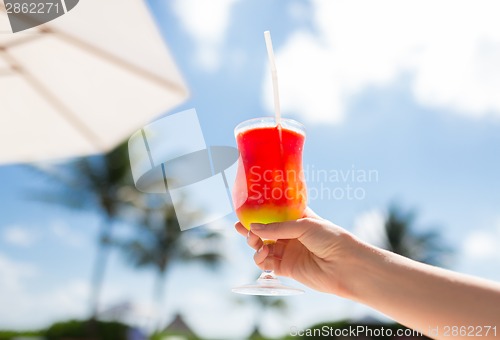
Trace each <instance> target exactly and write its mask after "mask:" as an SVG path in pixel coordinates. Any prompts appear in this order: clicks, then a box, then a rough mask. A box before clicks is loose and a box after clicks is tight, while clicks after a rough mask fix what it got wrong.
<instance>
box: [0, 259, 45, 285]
mask: <svg viewBox="0 0 500 340" xmlns="http://www.w3.org/2000/svg"><path fill="white" fill-rule="evenodd" d="M36 273H37V270H36V268H35V267H34V266H33V265H31V264H27V263H22V262H17V261H13V260H11V259H9V258H8V257H6V256H4V255H2V254H0V292H4V291H6V290H10V291H16V290H17V289H18V288H19V286H20V284H21V281H22V280H23V279H25V278H31V277H33V276H35V275H36Z"/></svg>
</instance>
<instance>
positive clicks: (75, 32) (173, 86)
mask: <svg viewBox="0 0 500 340" xmlns="http://www.w3.org/2000/svg"><path fill="white" fill-rule="evenodd" d="M9 31H10V26H9V21H8V17H7V14H6V12H5V7H4V6H3V4H2V3H1V2H0V128H1V131H0V145H1V147H0V163H11V162H24V161H38V160H43V159H54V158H63V157H72V156H79V155H87V154H92V153H98V152H105V151H108V150H110V149H111V148H113V147H114V146H116V145H117V144H118V143H120V142H122V141H124V140H126V139H127V138H128V137H129V136H130V135H131V134H132V133H133V132H134V131H136V130H137V129H138V128H140V127H142V126H143V125H144V124H145V123H147V122H148V121H150V120H151V119H153V118H154V117H155V116H158V115H159V114H161V113H163V112H165V111H167V110H169V109H171V108H173V107H174V106H176V105H178V104H180V103H181V102H182V101H184V100H185V99H186V98H187V95H188V91H187V89H186V86H185V85H184V82H183V80H182V77H181V75H180V73H179V72H178V70H177V68H176V66H175V64H174V61H173V59H172V57H171V56H170V54H169V52H168V50H167V48H166V46H165V43H164V42H163V40H162V37H161V35H160V33H159V31H158V30H157V28H156V26H155V24H154V22H153V20H152V17H151V15H150V13H149V12H148V9H147V7H146V4H145V3H144V1H142V0H84V1H80V2H79V3H78V5H77V6H76V7H74V8H73V9H72V10H71V11H68V12H67V13H66V14H64V15H62V16H61V17H59V18H57V19H55V20H53V21H50V22H48V23H46V24H44V25H41V26H38V27H34V28H31V29H28V30H25V31H22V32H18V33H11V32H9Z"/></svg>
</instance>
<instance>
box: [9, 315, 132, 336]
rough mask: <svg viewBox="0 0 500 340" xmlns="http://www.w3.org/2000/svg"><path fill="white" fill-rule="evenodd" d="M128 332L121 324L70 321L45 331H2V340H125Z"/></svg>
mask: <svg viewBox="0 0 500 340" xmlns="http://www.w3.org/2000/svg"><path fill="white" fill-rule="evenodd" d="M127 331H128V326H127V325H124V324H122V323H119V322H104V321H93V322H92V321H86V320H68V321H61V322H56V323H54V324H53V325H51V326H50V327H48V328H47V329H45V330H38V331H0V340H10V339H13V338H16V337H39V338H41V339H47V340H63V339H73V340H77V339H87V340H90V339H93V340H97V339H106V340H125V339H127ZM95 334H99V336H95Z"/></svg>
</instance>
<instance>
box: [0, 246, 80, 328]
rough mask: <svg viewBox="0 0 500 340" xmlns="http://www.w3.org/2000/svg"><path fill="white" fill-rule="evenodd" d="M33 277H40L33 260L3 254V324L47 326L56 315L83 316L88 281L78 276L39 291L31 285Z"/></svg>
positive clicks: (0, 280) (0, 282)
mask: <svg viewBox="0 0 500 340" xmlns="http://www.w3.org/2000/svg"><path fill="white" fill-rule="evenodd" d="M34 278H36V279H37V280H38V279H40V271H39V270H38V269H37V268H36V267H35V266H34V265H33V264H30V263H25V262H20V261H15V260H12V259H10V258H9V257H7V256H5V255H3V254H0V301H2V303H0V321H1V326H2V327H7V328H26V327H35V328H36V327H44V326H47V324H49V323H50V322H52V321H53V320H55V319H59V320H62V319H68V318H71V317H82V316H84V313H85V312H86V306H87V299H88V291H89V289H88V284H87V283H86V282H84V281H82V280H78V279H73V280H70V281H68V282H60V284H59V285H57V286H55V287H53V288H52V289H51V290H49V291H47V292H46V293H42V294H40V293H37V292H36V291H32V290H31V288H30V286H31V287H33V285H30V282H33V281H34ZM35 286H36V285H35Z"/></svg>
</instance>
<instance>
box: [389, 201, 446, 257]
mask: <svg viewBox="0 0 500 340" xmlns="http://www.w3.org/2000/svg"><path fill="white" fill-rule="evenodd" d="M416 229H417V227H416V214H415V212H414V211H411V210H410V211H404V210H402V209H401V208H399V207H398V206H396V205H392V206H390V207H389V213H388V215H387V218H386V221H385V224H384V231H385V234H386V239H387V242H386V249H387V250H390V251H392V252H394V253H397V254H400V255H402V256H405V257H408V258H411V259H413V260H416V261H419V262H423V263H427V264H431V265H436V266H443V265H446V264H447V262H448V261H449V256H450V255H451V252H452V250H451V249H450V248H449V247H448V246H447V245H445V244H444V242H443V240H442V236H441V234H440V233H439V231H438V229H437V228H432V229H429V228H427V231H423V232H419V233H417V232H416ZM419 229H420V228H419Z"/></svg>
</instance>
